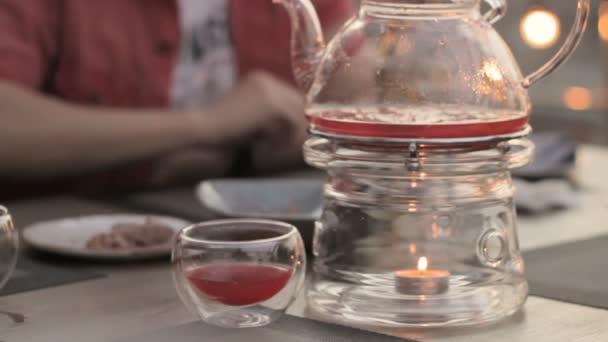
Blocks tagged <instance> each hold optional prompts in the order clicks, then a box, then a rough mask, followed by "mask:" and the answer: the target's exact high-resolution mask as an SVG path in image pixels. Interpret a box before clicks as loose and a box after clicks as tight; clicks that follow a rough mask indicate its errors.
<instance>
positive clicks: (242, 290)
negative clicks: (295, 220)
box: [172, 220, 306, 328]
mask: <svg viewBox="0 0 608 342" xmlns="http://www.w3.org/2000/svg"><path fill="white" fill-rule="evenodd" d="M172 260H173V275H174V281H175V287H176V289H177V292H178V294H179V296H180V298H181V300H182V301H183V302H184V304H185V305H186V306H187V307H188V309H190V311H192V312H194V313H196V314H197V315H198V316H199V317H200V318H201V319H202V320H203V321H205V322H207V323H209V324H213V325H217V326H221V327H227V328H249V327H259V326H264V325H267V324H269V323H271V322H273V321H275V320H276V319H278V318H279V317H280V316H281V315H282V314H283V313H284V312H285V310H286V309H287V307H288V306H289V305H290V304H291V303H292V302H293V300H294V299H295V297H296V294H297V293H298V291H299V290H300V289H301V287H302V285H303V283H304V277H305V273H306V272H305V270H306V252H305V250H304V244H303V242H302V238H301V236H300V233H299V232H298V230H297V228H296V227H294V226H292V225H289V224H286V223H281V222H276V221H265V220H223V221H211V222H206V223H200V224H195V225H192V226H189V227H186V228H184V229H183V230H182V231H181V232H180V233H179V235H178V236H177V238H176V240H175V245H174V249H173V256H172Z"/></svg>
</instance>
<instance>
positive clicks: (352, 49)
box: [274, 0, 590, 139]
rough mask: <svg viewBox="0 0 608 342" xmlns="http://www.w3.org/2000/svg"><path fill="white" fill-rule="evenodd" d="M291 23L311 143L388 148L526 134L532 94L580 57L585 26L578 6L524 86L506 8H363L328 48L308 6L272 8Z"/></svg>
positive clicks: (468, 4)
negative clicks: (387, 142)
mask: <svg viewBox="0 0 608 342" xmlns="http://www.w3.org/2000/svg"><path fill="white" fill-rule="evenodd" d="M274 1H275V2H278V3H281V4H282V5H284V6H285V7H286V9H287V11H288V13H289V15H290V18H291V22H292V60H293V67H294V73H295V75H296V79H297V81H298V83H299V84H300V86H301V87H302V88H303V89H305V90H307V91H308V97H307V100H308V108H307V115H308V117H309V119H310V122H311V130H312V131H313V133H319V134H323V135H325V136H336V135H337V136H352V137H359V138H362V137H363V138H364V137H367V138H369V137H372V138H388V139H453V138H474V137H487V136H499V135H508V134H513V133H516V132H520V131H522V130H524V129H525V128H526V127H527V125H528V115H529V111H530V108H531V104H530V99H529V96H528V91H527V88H528V87H530V86H531V85H532V84H534V83H535V82H537V81H538V80H540V79H541V78H543V77H545V76H546V75H548V74H549V73H551V72H552V71H554V70H555V69H556V68H557V67H558V66H559V65H561V64H562V63H563V62H564V61H565V60H566V59H567V58H568V57H569V56H570V55H571V54H572V52H573V51H574V50H575V49H576V47H577V45H578V44H579V43H580V41H581V38H582V33H583V32H584V30H585V27H586V24H587V22H588V18H589V11H590V0H579V1H578V10H577V15H576V20H575V22H574V27H573V28H572V30H571V32H570V34H569V36H568V37H567V39H566V40H565V42H564V45H563V46H562V47H561V49H560V50H559V51H558V52H557V54H556V55H555V56H554V57H553V58H552V59H551V60H549V61H548V62H547V63H546V64H545V65H543V66H542V67H541V68H540V69H538V70H537V71H536V72H534V73H532V74H531V75H529V76H526V77H524V76H522V73H521V71H520V68H519V67H518V65H517V62H516V61H515V59H514V57H513V55H512V53H511V50H510V49H509V47H508V46H507V44H506V43H505V42H504V41H503V39H502V38H501V37H500V35H499V34H498V33H497V32H496V30H495V29H494V28H493V27H492V24H493V23H495V22H496V21H498V20H500V19H501V18H502V17H503V16H504V15H505V12H506V7H507V6H506V5H507V4H506V0H486V2H487V4H488V5H489V7H490V10H489V11H488V12H486V13H485V14H482V13H481V11H480V9H481V1H480V0H362V4H361V9H360V11H359V13H358V15H356V16H355V17H354V18H352V19H351V20H349V21H348V22H347V23H346V24H345V25H344V27H343V28H342V29H341V30H340V32H339V33H338V34H337V35H336V36H335V37H334V38H333V39H332V40H331V41H330V42H329V43H328V44H325V42H324V38H323V33H322V31H321V27H320V24H319V19H318V17H317V15H316V13H315V11H314V7H313V5H312V3H311V2H310V1H309V0H274Z"/></svg>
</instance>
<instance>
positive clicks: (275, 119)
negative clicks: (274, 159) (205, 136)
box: [203, 72, 308, 145]
mask: <svg viewBox="0 0 608 342" xmlns="http://www.w3.org/2000/svg"><path fill="white" fill-rule="evenodd" d="M203 115H207V116H208V119H209V120H210V122H212V123H213V124H214V126H215V127H217V140H218V143H219V144H222V145H225V144H230V145H233V144H242V143H250V142H255V143H256V144H260V143H261V144H271V145H281V144H285V143H289V142H291V141H292V140H293V139H294V137H295V136H301V135H303V134H304V133H305V132H306V128H307V126H308V123H307V120H306V117H305V114H304V99H303V96H302V94H301V93H300V91H298V90H297V89H296V88H294V87H292V86H291V85H289V84H287V83H285V82H283V81H281V80H279V79H277V78H275V77H274V76H272V75H270V74H268V73H263V72H255V73H252V74H250V75H249V76H247V77H246V78H245V79H244V80H242V81H241V82H240V84H239V85H238V87H237V88H236V89H235V90H234V91H232V92H231V93H230V94H228V95H227V96H225V97H224V98H223V99H221V100H220V101H219V102H217V103H216V104H214V105H212V106H211V107H210V109H209V111H208V112H207V113H205V114H203Z"/></svg>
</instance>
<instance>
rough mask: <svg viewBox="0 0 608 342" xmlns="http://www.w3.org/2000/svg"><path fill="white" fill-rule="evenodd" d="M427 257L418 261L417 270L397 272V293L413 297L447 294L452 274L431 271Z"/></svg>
mask: <svg viewBox="0 0 608 342" xmlns="http://www.w3.org/2000/svg"><path fill="white" fill-rule="evenodd" d="M428 265H429V261H428V259H427V258H426V257H421V258H420V259H418V269H417V270H399V271H397V272H395V288H396V289H397V292H399V293H402V294H411V295H434V294H441V293H445V292H446V291H447V290H448V288H449V285H450V272H448V271H445V270H432V269H431V270H429V269H428Z"/></svg>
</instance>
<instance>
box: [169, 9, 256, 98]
mask: <svg viewBox="0 0 608 342" xmlns="http://www.w3.org/2000/svg"><path fill="white" fill-rule="evenodd" d="M227 1H228V0H179V1H178V7H179V19H180V26H181V33H182V34H181V37H182V38H181V42H180V50H179V54H178V58H177V65H176V66H175V68H174V71H173V82H172V86H171V103H172V106H173V107H174V108H192V107H200V106H204V105H207V104H209V103H211V102H213V101H215V100H217V99H218V98H220V97H221V96H222V95H224V94H226V93H227V92H228V91H230V90H231V89H232V88H233V87H234V85H235V84H236V79H237V75H236V61H235V56H234V50H233V47H232V42H231V39H230V28H229V25H228V8H227ZM244 1H246V0H244Z"/></svg>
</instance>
